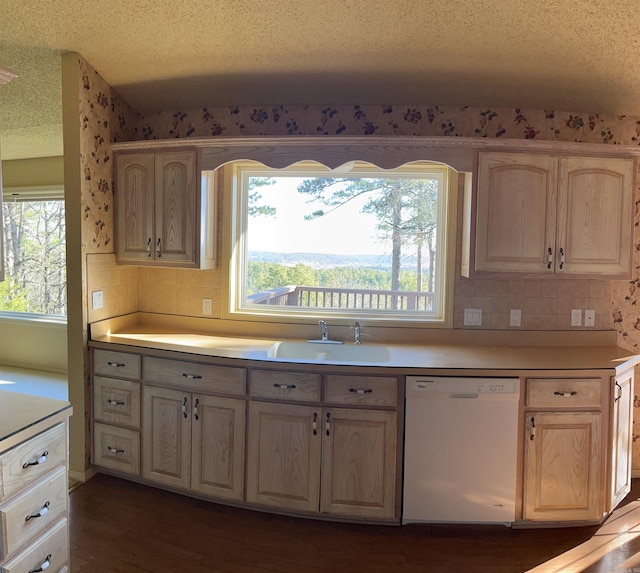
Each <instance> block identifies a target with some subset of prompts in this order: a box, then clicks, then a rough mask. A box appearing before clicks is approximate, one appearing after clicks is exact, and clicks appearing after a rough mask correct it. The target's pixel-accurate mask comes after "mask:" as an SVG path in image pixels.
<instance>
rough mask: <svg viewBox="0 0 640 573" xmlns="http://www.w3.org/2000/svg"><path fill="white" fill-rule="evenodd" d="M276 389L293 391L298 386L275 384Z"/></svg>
mask: <svg viewBox="0 0 640 573" xmlns="http://www.w3.org/2000/svg"><path fill="white" fill-rule="evenodd" d="M273 387H274V388H280V389H281V390H293V389H294V388H295V387H296V385H295V384H277V383H276V384H274V385H273Z"/></svg>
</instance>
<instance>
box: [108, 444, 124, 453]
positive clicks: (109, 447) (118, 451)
mask: <svg viewBox="0 0 640 573" xmlns="http://www.w3.org/2000/svg"><path fill="white" fill-rule="evenodd" d="M107 450H109V451H110V452H111V453H112V454H124V450H120V449H118V448H112V447H111V446H107Z"/></svg>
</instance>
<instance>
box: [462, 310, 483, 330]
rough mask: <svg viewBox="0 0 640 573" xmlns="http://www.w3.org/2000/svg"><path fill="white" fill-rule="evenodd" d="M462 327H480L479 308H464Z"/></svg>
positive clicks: (480, 313)
mask: <svg viewBox="0 0 640 573" xmlns="http://www.w3.org/2000/svg"><path fill="white" fill-rule="evenodd" d="M464 325H465V326H482V309H481V308H465V309H464Z"/></svg>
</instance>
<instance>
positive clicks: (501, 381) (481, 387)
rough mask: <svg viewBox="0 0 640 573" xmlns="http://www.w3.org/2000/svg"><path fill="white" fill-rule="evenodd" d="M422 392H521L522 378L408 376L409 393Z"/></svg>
mask: <svg viewBox="0 0 640 573" xmlns="http://www.w3.org/2000/svg"><path fill="white" fill-rule="evenodd" d="M421 392H425V393H427V392H444V393H461V392H463V393H473V394H519V393H520V380H519V379H518V378H474V377H469V378H460V377H455V378H447V377H444V376H407V394H409V393H421Z"/></svg>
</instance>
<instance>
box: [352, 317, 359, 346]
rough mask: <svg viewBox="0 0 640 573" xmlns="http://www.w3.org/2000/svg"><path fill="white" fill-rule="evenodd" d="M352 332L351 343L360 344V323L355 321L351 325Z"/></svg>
mask: <svg viewBox="0 0 640 573" xmlns="http://www.w3.org/2000/svg"><path fill="white" fill-rule="evenodd" d="M353 331H354V332H353V343H354V344H360V323H359V322H358V321H357V320H356V323H355V324H354V325H353Z"/></svg>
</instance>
